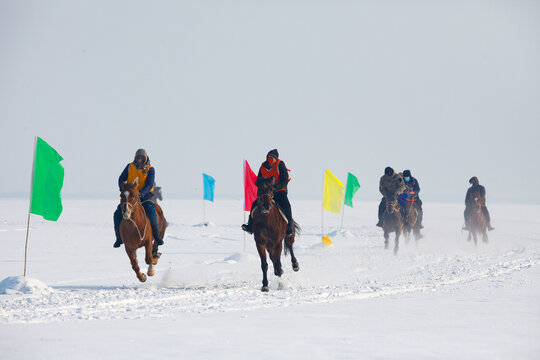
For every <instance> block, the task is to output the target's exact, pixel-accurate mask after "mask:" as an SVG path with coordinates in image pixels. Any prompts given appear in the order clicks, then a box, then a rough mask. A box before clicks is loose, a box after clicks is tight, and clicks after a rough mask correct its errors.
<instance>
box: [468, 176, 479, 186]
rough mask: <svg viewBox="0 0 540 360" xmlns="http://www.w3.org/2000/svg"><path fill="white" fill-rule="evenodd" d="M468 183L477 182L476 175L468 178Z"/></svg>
mask: <svg viewBox="0 0 540 360" xmlns="http://www.w3.org/2000/svg"><path fill="white" fill-rule="evenodd" d="M469 184H478V178H477V177H476V176H473V177H472V178H470V179H469Z"/></svg>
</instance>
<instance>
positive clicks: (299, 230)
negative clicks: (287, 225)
mask: <svg viewBox="0 0 540 360" xmlns="http://www.w3.org/2000/svg"><path fill="white" fill-rule="evenodd" d="M292 225H293V230H294V233H295V234H296V235H300V233H301V232H302V228H301V227H300V225H298V223H297V222H296V221H294V220H293V222H292Z"/></svg>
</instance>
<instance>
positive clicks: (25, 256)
mask: <svg viewBox="0 0 540 360" xmlns="http://www.w3.org/2000/svg"><path fill="white" fill-rule="evenodd" d="M36 147H37V136H34V157H33V159H32V178H31V179H30V203H29V204H28V220H27V222H26V242H25V243H24V273H23V276H24V277H26V259H27V255H28V233H29V231H30V211H31V210H32V195H33V192H34V170H35V168H36Z"/></svg>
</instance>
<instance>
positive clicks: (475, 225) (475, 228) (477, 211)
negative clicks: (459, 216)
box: [466, 194, 488, 245]
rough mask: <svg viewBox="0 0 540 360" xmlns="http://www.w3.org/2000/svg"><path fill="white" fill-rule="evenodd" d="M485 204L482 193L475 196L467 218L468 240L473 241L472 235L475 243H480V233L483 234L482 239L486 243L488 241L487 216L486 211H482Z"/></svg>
mask: <svg viewBox="0 0 540 360" xmlns="http://www.w3.org/2000/svg"><path fill="white" fill-rule="evenodd" d="M483 205H484V204H482V201H481V198H480V195H478V194H477V195H476V196H474V197H473V204H472V206H471V207H470V209H469V210H468V216H467V219H468V229H469V236H468V237H467V240H468V241H471V237H472V238H473V239H474V245H478V240H477V236H478V234H482V240H483V241H484V242H486V243H487V242H488V234H487V224H486V217H485V215H484V211H482V207H483ZM466 211H467V210H466Z"/></svg>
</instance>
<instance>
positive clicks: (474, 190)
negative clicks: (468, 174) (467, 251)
mask: <svg viewBox="0 0 540 360" xmlns="http://www.w3.org/2000/svg"><path fill="white" fill-rule="evenodd" d="M469 184H471V187H470V188H469V189H468V190H467V195H466V196H465V212H464V213H463V215H464V217H465V226H464V227H463V230H469V219H470V215H471V211H472V206H473V205H474V199H475V197H476V196H479V197H480V204H481V206H482V211H483V213H484V217H485V218H486V225H487V228H488V230H489V231H491V230H494V229H495V228H494V227H492V226H491V217H490V216H489V211H488V209H487V207H486V189H485V188H484V187H483V186H482V185H480V183H479V182H478V178H477V177H476V176H473V177H472V178H470V179H469Z"/></svg>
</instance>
